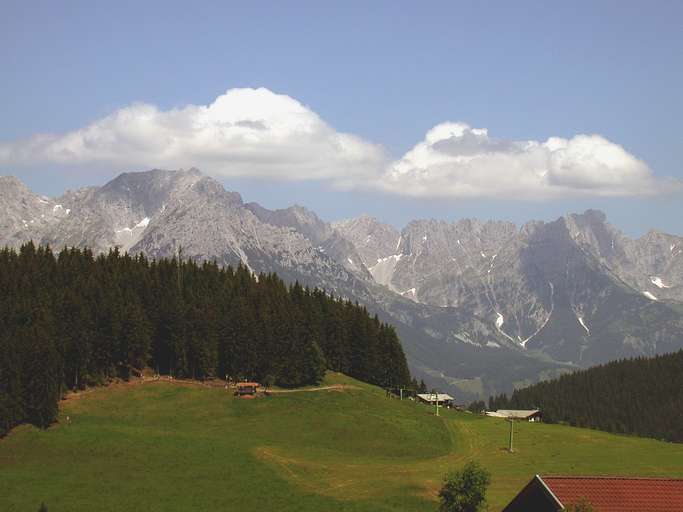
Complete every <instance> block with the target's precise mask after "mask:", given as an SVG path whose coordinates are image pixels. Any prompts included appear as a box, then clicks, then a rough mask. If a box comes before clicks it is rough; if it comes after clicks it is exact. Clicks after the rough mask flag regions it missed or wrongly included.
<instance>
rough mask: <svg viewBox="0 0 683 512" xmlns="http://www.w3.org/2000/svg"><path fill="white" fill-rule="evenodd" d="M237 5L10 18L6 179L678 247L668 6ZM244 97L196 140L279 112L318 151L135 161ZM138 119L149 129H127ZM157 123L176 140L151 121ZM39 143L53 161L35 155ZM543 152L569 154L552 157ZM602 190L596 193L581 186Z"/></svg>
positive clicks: (90, 9)
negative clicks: (579, 230)
mask: <svg viewBox="0 0 683 512" xmlns="http://www.w3.org/2000/svg"><path fill="white" fill-rule="evenodd" d="M141 3H142V2H141ZM245 4H246V3H243V4H237V3H234V4H231V3H228V2H216V3H209V2H200V3H199V5H190V4H188V3H187V2H183V3H180V2H178V3H174V2H158V3H157V2H145V3H144V5H142V6H141V5H138V3H133V2H130V3H126V2H116V3H108V4H105V3H104V2H88V3H86V2H59V3H58V2H45V3H36V2H4V3H3V15H2V17H1V18H0V65H1V66H2V69H3V73H2V80H0V110H1V111H2V112H3V115H2V116H0V174H14V175H17V176H18V177H20V178H21V179H22V180H24V181H25V182H26V183H27V184H29V186H31V187H32V188H33V189H34V190H37V191H40V192H41V193H45V194H47V195H56V194H59V193H61V192H62V191H63V190H64V189H66V188H73V187H77V186H82V185H88V184H100V183H104V182H105V181H107V180H108V179H110V178H111V177H113V176H115V175H116V174H117V173H118V172H120V171H127V170H141V169H145V168H147V167H148V166H150V165H152V164H157V163H161V164H163V165H165V166H167V167H180V166H183V165H188V164H190V163H192V162H194V160H193V158H194V159H196V160H197V162H196V165H197V167H200V168H202V169H203V170H204V171H205V172H207V173H209V174H212V175H214V176H216V177H217V178H218V179H220V180H221V181H222V182H223V183H224V184H225V185H226V187H227V188H231V189H235V190H238V191H240V192H241V193H242V195H243V196H244V198H245V200H255V201H258V202H260V203H262V204H263V205H264V206H267V207H285V206H287V205H290V204H293V203H299V204H303V205H305V206H307V207H310V208H312V209H313V210H315V211H316V212H318V213H319V214H320V215H321V216H322V217H323V218H325V219H326V220H333V219H337V218H342V217H349V216H354V215H358V214H360V213H363V212H366V213H370V214H372V215H375V216H377V217H379V218H380V219H382V220H385V221H388V222H391V223H393V224H395V225H398V226H400V225H402V224H404V223H405V222H406V221H407V220H409V219H412V218H422V217H436V218H444V219H455V218H459V217H468V216H476V217H480V218H484V219H487V218H500V219H510V220H513V221H516V222H523V221H525V220H529V219H531V218H541V219H551V218H554V217H557V216H559V215H562V214H563V213H565V212H569V211H580V210H583V209H586V208H589V207H592V208H600V209H603V210H605V211H606V212H607V214H608V217H609V218H610V220H611V221H612V222H613V223H614V224H616V225H617V226H619V227H621V228H622V229H624V230H625V231H627V232H628V233H630V234H633V235H638V234H641V233H642V232H644V231H646V230H647V229H648V228H650V227H656V228H659V229H663V230H666V231H669V232H672V233H677V234H683V225H682V224H681V219H683V195H682V194H681V192H680V191H676V189H678V187H679V185H680V184H679V182H678V181H676V180H681V179H683V166H682V165H681V163H680V162H681V157H680V155H679V154H678V150H679V148H681V147H683V144H682V143H683V135H682V133H683V132H682V131H681V129H680V127H679V120H680V119H681V118H683V101H681V91H683V66H681V62H683V31H682V30H681V22H680V20H681V19H683V3H681V2H676V1H672V2H667V1H659V2H656V3H650V2H627V1H619V2H616V1H615V2H585V3H581V2H572V3H567V2H515V3H513V2H477V3H475V2H443V3H441V2H433V3H429V4H423V3H418V2H357V3H355V2H339V3H336V4H333V3H332V2H291V3H288V5H286V4H285V3H284V2H277V3H275V2H273V3H267V2H259V3H256V2H254V3H249V5H245ZM241 88H265V90H266V92H261V93H258V94H252V93H251V92H249V93H242V94H233V95H227V99H225V101H222V102H220V103H221V108H215V109H213V110H212V112H214V114H215V115H214V114H211V116H213V117H212V119H213V118H215V117H216V116H219V117H220V116H227V117H226V119H227V118H229V119H231V122H232V123H233V125H234V126H236V125H237V124H239V122H241V121H239V120H238V118H236V117H234V116H233V115H232V112H233V110H234V108H235V105H237V106H238V107H239V108H240V109H241V110H244V109H246V110H247V113H246V114H244V113H242V116H243V117H244V116H247V117H244V119H250V120H257V121H260V120H265V122H266V125H268V127H269V128H270V127H271V126H275V125H276V124H277V123H278V122H280V121H281V119H280V117H281V116H282V115H286V114H287V113H290V112H294V113H296V114H297V115H300V116H301V118H302V120H303V121H302V123H304V124H305V127H304V128H305V129H304V132H306V133H308V134H309V135H310V133H311V131H312V132H313V135H312V136H310V138H306V137H303V138H302V136H301V134H302V133H303V132H302V131H301V130H298V128H297V127H292V126H291V125H290V124H287V123H285V124H282V123H281V126H280V131H278V132H277V133H275V132H274V133H273V134H272V136H265V135H263V134H259V133H260V132H259V133H256V131H253V135H254V137H255V138H254V140H253V144H252V145H251V146H249V148H248V151H244V152H243V151H242V150H243V148H242V146H240V145H238V144H237V143H236V142H235V141H236V140H243V139H242V138H241V137H244V136H245V133H247V132H239V133H237V134H236V135H235V134H233V135H230V137H232V138H230V139H229V140H227V141H226V143H225V144H223V145H222V146H221V153H220V155H219V157H220V161H217V158H219V157H216V156H215V153H214V152H213V151H214V149H215V148H213V147H211V148H208V149H207V146H206V143H205V141H206V137H209V138H211V137H213V135H215V134H214V132H213V131H210V132H207V133H204V134H203V135H202V137H204V138H202V139H201V140H202V141H204V142H202V143H201V145H200V146H201V147H199V149H197V145H196V144H194V143H193V144H192V145H189V146H188V144H185V145H183V144H182V143H179V146H178V147H177V148H175V149H174V151H173V152H171V153H170V155H169V156H168V157H167V158H163V159H162V158H158V157H157V155H154V156H149V157H148V156H147V155H151V154H152V153H153V152H154V151H155V150H156V149H158V148H159V147H161V146H160V145H159V144H161V143H160V142H159V140H157V139H155V138H154V136H153V134H152V131H153V129H154V128H155V127H158V126H162V127H164V128H168V127H169V123H172V125H173V126H172V131H173V137H175V138H176V139H177V138H178V137H182V133H183V132H182V128H181V127H180V126H181V125H182V126H185V125H187V124H188V123H189V122H190V121H192V122H195V121H196V119H197V118H196V116H195V114H194V110H192V111H188V110H187V106H188V105H196V106H209V105H212V104H214V102H216V100H217V98H219V97H222V96H223V95H225V94H226V92H227V91H230V90H244V89H241ZM247 91H250V89H247ZM252 92H253V91H252ZM290 100H291V101H290ZM141 103H142V104H145V105H147V106H150V107H151V106H153V107H154V109H155V110H154V111H153V112H152V114H150V112H149V111H148V110H145V109H139V108H138V109H134V108H133V107H131V106H132V105H138V104H141ZM216 103H218V102H216ZM266 103H267V104H270V105H272V108H271V110H268V111H264V110H263V108H262V107H261V105H263V104H266ZM245 105H246V106H245ZM243 106H244V108H242V107H243ZM250 108H251V109H252V110H253V111H254V112H255V113H254V115H253V116H252V115H251V114H249V112H251V111H252V110H249V109H250ZM173 109H175V111H181V112H182V119H181V121H177V122H176V116H174V117H173V120H172V121H169V119H168V117H169V116H167V115H166V116H164V115H163V113H165V112H167V111H169V110H170V111H173ZM121 112H123V114H125V116H142V117H143V118H144V119H147V118H148V117H149V116H150V115H153V116H156V117H155V119H156V118H159V119H161V120H159V119H157V120H156V121H154V122H153V123H152V124H146V125H145V127H144V131H142V128H141V129H140V130H141V131H140V132H135V133H139V137H140V140H137V139H135V133H134V134H133V135H131V134H129V133H128V132H126V137H125V139H126V140H125V144H123V145H122V146H121V145H120V144H122V143H121V138H122V136H121V131H120V130H121V126H122V125H120V124H119V125H116V123H115V122H114V121H111V119H112V116H114V117H116V114H117V113H121ZM159 112H161V113H162V114H161V115H158V113H159ZM257 114H258V115H257ZM202 115H204V114H202ZM231 116H232V117H231ZM120 118H121V115H119V116H118V117H117V118H116V119H119V121H120ZM128 118H129V117H125V119H128ZM107 119H109V120H110V122H105V121H102V120H107ZM202 119H204V118H203V117H202ZM223 120H224V119H223V118H221V122H222V121H223ZM236 120H237V121H236ZM119 121H117V122H119ZM446 122H451V123H457V124H451V125H444V123H446ZM155 123H157V124H155ZM93 124H96V126H95V129H96V130H97V131H96V135H97V136H96V139H97V141H98V142H97V144H100V143H101V141H102V140H106V141H107V145H106V146H102V145H100V146H97V147H96V148H94V149H93V148H92V147H91V146H88V145H87V144H86V146H87V148H85V149H83V147H84V146H83V144H81V145H79V148H80V150H82V152H81V153H78V152H75V154H76V156H74V157H73V159H72V160H69V159H68V158H65V157H63V155H64V154H65V153H64V151H61V152H60V153H59V155H61V156H59V158H57V157H55V156H54V155H55V149H54V147H55V146H54V144H58V145H59V148H61V149H63V148H64V147H67V146H68V148H70V149H71V148H72V147H73V146H72V145H69V144H72V139H73V137H81V135H82V134H83V131H82V130H84V129H85V128H86V127H88V126H92V125H93ZM112 125H116V126H115V128H111V126H112ZM123 126H124V127H125V126H126V125H123ZM439 126H442V129H440V130H436V131H437V132H439V134H437V135H435V136H433V137H431V138H430V137H429V136H428V132H430V130H432V129H433V128H435V127H439ZM214 128H215V125H214V126H213V128H211V129H212V130H213V129H214ZM484 128H485V129H486V130H487V131H486V132H482V131H481V129H484ZM169 129H170V128H169ZM250 129H252V128H250ZM107 130H113V132H111V131H107ZM116 130H119V131H116ZM283 130H284V131H283ZM444 130H445V132H444ZM45 133H47V134H53V138H51V139H50V141H49V143H50V144H52V146H50V147H46V146H45V143H44V142H43V140H42V139H40V140H38V139H36V134H45ZM88 133H91V134H92V133H93V132H92V130H91V131H90V132H88ZM112 133H114V134H115V136H113V135H112ZM155 133H156V132H155ZM444 133H445V135H444ZM69 134H72V135H71V136H69ZM179 134H180V135H179ZM248 134H249V136H251V135H252V132H248ZM582 134H584V135H586V136H587V137H588V136H593V135H598V136H600V137H599V138H578V139H577V138H575V137H577V136H580V135H582ZM235 137H237V138H235ZM434 137H436V138H434ZM551 137H555V138H558V139H560V140H561V141H564V142H562V143H561V144H560V146H561V147H560V149H559V150H557V148H556V146H557V145H556V144H551V145H548V144H546V141H547V140H548V139H549V138H551ZM88 140H89V141H92V140H93V138H92V137H90V138H89V139H88ZM112 140H113V141H114V142H112ZM283 141H284V142H283ZM311 141H313V142H311ZM420 143H423V145H424V146H425V148H426V149H425V148H422V149H420V151H417V152H413V153H411V150H412V149H413V148H414V147H415V146H416V145H419V144H420ZM3 144H4V146H3ZM117 144H119V145H118V146H117ZM308 144H313V149H311V150H310V151H309V150H308V149H307V148H308V147H309V146H308ZM331 146H334V147H337V146H342V147H343V148H344V151H342V152H340V150H338V148H337V149H336V150H334V151H333V150H331V149H330V147H331ZM3 147H4V148H5V150H6V151H5V154H6V155H9V156H7V157H5V158H4V159H3V158H2V155H3V153H2V150H3ZM529 147H532V148H533V149H532V150H528V148H529ZM8 148H9V149H8ZM492 148H493V149H492ZM500 148H503V149H502V150H501V149H500ZM522 148H525V149H522ZM86 149H87V151H86ZM261 149H262V150H263V151H262V152H260V151H261ZM278 151H282V153H280V152H278ZM491 151H493V152H499V153H500V154H498V153H497V154H498V156H496V157H495V158H494V157H491ZM558 151H559V152H558ZM112 153H115V154H116V155H115V157H112V156H111V155H112ZM209 153H210V154H209ZM237 153H239V155H237ZM472 154H474V155H475V157H476V158H475V159H474V161H473V162H470V160H469V158H470V156H471V155H472ZM587 154H588V157H586V155H587ZM17 155H18V156H17ZM236 155H237V156H236ZM266 155H267V156H266ZM594 155H601V156H599V158H598V157H594ZM605 155H607V156H605ZM124 156H125V158H124ZM174 156H175V157H177V158H176V160H177V161H178V164H177V166H174V165H173V162H174ZM309 156H310V158H309V159H308V160H305V158H308V157H309ZM558 158H559V160H558ZM463 159H464V160H466V161H467V162H468V163H467V164H463V163H462V162H463ZM550 160H552V162H553V163H552V165H551V164H548V165H549V166H550V167H548V169H547V170H546V169H540V170H538V169H536V170H534V171H533V172H534V173H537V174H538V173H539V172H540V174H538V176H537V174H533V173H532V174H529V175H527V174H525V173H526V172H527V170H529V169H527V167H529V168H530V167H534V169H535V167H536V166H538V165H540V166H541V167H543V165H544V164H539V163H538V162H541V161H542V162H546V161H550ZM280 162H282V165H279V166H278V163H280ZM606 162H607V163H606ZM202 164H203V165H202ZM238 164H239V165H238ZM299 164H300V165H299ZM328 166H329V168H327V167H328ZM525 166H526V167H525ZM238 168H239V170H237V169H238ZM323 168H325V169H323ZM511 168H515V169H517V171H515V172H519V173H521V174H519V175H517V174H510V171H509V169H511ZM415 169H418V170H419V171H420V172H419V173H416V171H415ZM603 169H604V173H605V174H609V179H607V178H605V179H602V178H601V179H597V178H595V176H597V174H599V173H602V172H603ZM622 171H623V172H622ZM529 172H531V171H530V170H529ZM546 173H549V174H548V176H546ZM347 174H351V175H353V179H350V178H349V179H347ZM475 175H476V176H475ZM539 176H540V177H539ZM499 178H500V179H499ZM665 178H673V179H674V180H673V181H671V180H669V181H666V180H665ZM473 180H474V181H473ZM538 180H540V181H538ZM506 181H509V183H506ZM487 183H489V184H490V187H489V186H487ZM527 183H529V185H528V186H527ZM455 184H457V186H456V185H455ZM496 187H498V188H496ZM494 189H495V190H496V191H495V192H494ZM672 190H673V192H672ZM643 191H647V193H643Z"/></svg>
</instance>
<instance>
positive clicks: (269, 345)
mask: <svg viewBox="0 0 683 512" xmlns="http://www.w3.org/2000/svg"><path fill="white" fill-rule="evenodd" d="M0 290H1V292H0V436H1V435H4V434H5V433H7V432H8V430H9V429H10V428H12V427H13V426H14V425H17V424H19V423H25V422H28V423H32V424H34V425H37V426H40V427H46V426H47V425H49V424H50V423H51V422H53V421H54V419H55V418H56V415H57V408H58V401H59V400H60V398H61V396H62V395H63V393H64V392H65V391H66V390H70V389H81V388H84V387H85V386H93V385H102V384H106V383H107V382H109V381H110V380H112V379H115V378H121V379H128V378H129V377H130V376H131V375H132V374H134V373H135V372H137V371H138V370H140V369H142V368H144V367H146V366H148V367H151V368H153V369H154V370H156V371H157V372H158V373H160V374H169V375H173V376H175V377H179V378H194V379H207V378H212V377H217V378H225V377H226V376H229V377H231V378H233V379H243V378H246V379H250V380H251V379H254V380H258V381H261V382H265V383H271V384H276V385H280V386H283V387H294V386H301V385H306V384H317V383H319V382H320V381H321V379H322V377H323V375H324V372H325V370H326V369H331V370H335V371H339V372H343V373H345V374H347V375H350V376H352V377H355V378H357V379H360V380H363V381H365V382H369V383H372V384H377V385H380V386H385V387H394V386H399V385H409V384H410V374H409V371H408V367H407V364H406V359H405V355H404V353H403V349H402V348H401V345H400V342H399V340H398V337H397V335H396V332H395V331H394V329H393V327H391V326H390V325H387V324H384V323H381V322H380V321H379V320H378V319H377V317H376V316H375V317H372V316H370V315H369V314H368V312H367V310H366V309H365V308H363V307H361V306H358V305H357V304H352V303H351V302H349V301H345V300H342V299H339V298H334V297H330V296H329V295H327V294H326V293H325V292H324V291H322V290H317V289H316V290H308V289H305V288H302V287H301V286H300V285H299V284H294V285H290V286H287V285H286V284H285V283H284V282H283V281H282V280H281V279H280V278H278V277H277V276H276V275H274V274H267V275H266V274H261V275H259V276H258V277H255V276H254V275H252V273H251V272H250V271H249V270H248V269H247V268H245V267H243V266H239V267H238V268H236V269H233V268H230V267H228V268H221V267H219V266H217V265H216V264H214V263H203V264H201V265H199V264H197V263H194V262H192V261H182V262H179V261H178V260H176V259H170V260H168V259H164V260H160V261H149V260H147V259H146V258H145V257H144V256H142V255H139V256H135V257H133V256H129V255H123V254H120V253H118V252H116V251H113V252H110V253H109V254H107V255H100V256H97V257H95V256H93V254H92V253H91V252H90V251H88V250H79V249H64V250H62V251H61V252H60V253H59V254H57V255H55V254H54V253H53V252H52V251H51V250H50V249H49V248H46V247H35V246H34V245H33V244H32V243H28V244H26V245H24V246H22V247H21V249H20V250H19V251H18V252H16V251H14V250H11V249H3V250H1V251H0Z"/></svg>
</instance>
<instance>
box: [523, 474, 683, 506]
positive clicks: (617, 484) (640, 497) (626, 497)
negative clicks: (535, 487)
mask: <svg viewBox="0 0 683 512" xmlns="http://www.w3.org/2000/svg"><path fill="white" fill-rule="evenodd" d="M536 478H538V479H539V480H540V481H541V483H543V484H545V486H546V488H547V489H549V490H550V491H551V492H552V494H553V495H554V496H555V498H556V499H557V500H558V501H559V502H560V503H559V504H560V505H562V506H564V507H567V506H569V505H571V504H573V503H576V502H578V501H580V500H582V499H583V500H585V501H587V502H588V503H590V504H591V505H592V507H593V508H594V509H595V512H642V511H643V510H647V511H648V512H680V511H681V510H683V479H681V478H632V477H602V476H599V477H588V476H546V477H541V476H538V475H537V476H536Z"/></svg>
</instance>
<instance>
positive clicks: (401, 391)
mask: <svg viewBox="0 0 683 512" xmlns="http://www.w3.org/2000/svg"><path fill="white" fill-rule="evenodd" d="M398 392H399V395H400V396H401V400H403V388H398Z"/></svg>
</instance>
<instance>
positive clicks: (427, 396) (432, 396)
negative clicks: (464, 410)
mask: <svg viewBox="0 0 683 512" xmlns="http://www.w3.org/2000/svg"><path fill="white" fill-rule="evenodd" d="M417 396H418V397H420V398H421V399H422V400H427V401H428V402H433V401H435V400H438V401H439V402H445V401H447V400H453V397H452V396H451V395H447V394H446V393H418V394H417Z"/></svg>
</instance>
